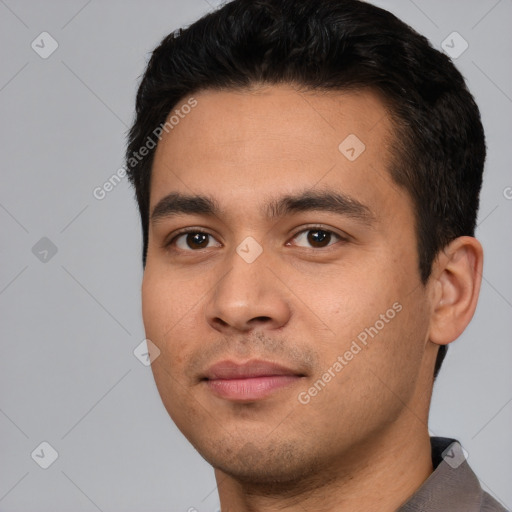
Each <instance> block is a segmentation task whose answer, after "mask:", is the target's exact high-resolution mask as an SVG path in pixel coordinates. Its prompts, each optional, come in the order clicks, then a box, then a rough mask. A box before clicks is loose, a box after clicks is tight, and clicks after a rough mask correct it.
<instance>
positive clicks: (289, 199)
mask: <svg viewBox="0 0 512 512" xmlns="http://www.w3.org/2000/svg"><path fill="white" fill-rule="evenodd" d="M309 211H327V212H332V213H336V214H338V215H343V216H346V217H349V218H352V219H354V220H356V221H359V222H361V223H362V224H365V225H368V226H371V225H372V224H373V223H374V222H375V221H376V215H375V214H374V213H373V212H372V211H371V210H370V208H369V207H368V206H366V205H365V204H363V203H361V202H360V201H358V200H356V199H354V198H352V197H350V196H348V195H346V194H342V193H339V192H334V191H330V190H326V191H312V190H308V191H304V192H301V193H297V194H287V195H284V196H281V197H279V198H277V199H270V200H269V201H268V202H267V203H266V204H264V205H263V207H262V210H261V213H263V215H264V216H266V217H267V218H268V219H269V220H274V219H278V218H282V217H285V216H289V215H293V214H297V213H301V212H309ZM194 214H198V215H205V216H209V217H222V216H223V215H224V210H222V209H221V208H220V206H219V204H218V202H217V201H216V200H215V199H214V198H213V197H211V196H207V195H187V194H182V193H180V192H172V193H170V194H168V195H166V196H165V197H163V198H162V199H161V200H160V201H159V202H158V203H157V204H156V206H155V207H154V208H153V212H152V213H151V223H157V222H158V221H161V220H164V219H169V218H171V217H174V216H178V215H194Z"/></svg>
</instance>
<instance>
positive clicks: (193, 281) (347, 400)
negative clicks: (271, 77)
mask: <svg viewBox="0 0 512 512" xmlns="http://www.w3.org/2000/svg"><path fill="white" fill-rule="evenodd" d="M194 97H195V99H196V100H197V106H196V107H195V108H194V109H193V110H192V111H191V112H190V113H189V114H188V115H187V116H185V117H184V118H183V119H181V120H180V122H179V124H178V125H177V126H175V127H174V129H173V130H172V131H170V132H169V133H168V134H166V135H165V136H164V137H163V138H162V140H161V141H160V142H159V144H158V147H157V151H156V155H155V160H154V165H153V170H152V180H151V194H150V213H151V212H152V211H153V209H154V208H155V206H156V205H157V204H158V203H159V201H161V200H162V199H163V198H164V197H166V196H167V195H168V194H170V193H173V192H178V193H182V194H187V195H207V196H209V197H211V198H212V199H214V200H215V201H216V203H217V204H218V205H219V207H220V209H221V212H219V213H218V214H217V215H205V214H201V213H196V214H193V213H188V214H180V215H175V216H168V217H160V218H158V219H157V220H155V221H154V222H153V221H150V231H149V245H148V254H147V263H146V268H145V272H144V279H143V286H142V304H143V320H144V326H145V329H146V336H147V338H149V339H150V340H152V341H153V343H155V345H156V346H157V347H158V348H159V349H160V351H161V353H160V356H159V357H158V358H157V359H155V361H154V362H153V364H152V369H153V374H154V377H155V381H156V384H157V387H158V390H159V393H160V396H161V398H162V401H163V403H164V405H165V407H166V409H167V411H168V412H169V414H170V416H171V417H172V419H173V420H174V422H175V423H176V425H177V426H178V428H179V429H180V430H181V431H182V432H183V434H184V435H185V436H186V437H187V439H188V440H189V441H190V442H191V443H192V444H193V445H194V447H195V448H196V449H197V450H198V451H199V453H200V454H201V455H202V456H203V457H204V458H205V459H206V460H207V461H208V462H209V463H210V464H211V465H212V466H214V468H215V474H216V478H217V482H218V486H219V495H220V500H221V505H222V510H223V512H226V511H231V510H233V511H237V512H243V511H245V510H247V511H249V510H251V511H260V510H265V511H274V510H297V503H300V507H301V508H300V510H305V511H309V510H315V511H331V510H337V511H345V510H347V511H349V510H367V511H372V510H379V511H386V510H389V511H393V510H396V508H398V507H399V506H400V505H401V504H402V503H403V502H405V501H406V500H407V498H409V497H410V496H411V495H412V493H413V492H414V491H415V490H416V489H417V488H418V487H419V486H420V485H421V484H422V483H423V481H424V480H425V479H426V478H427V477H428V476H429V474H430V473H431V472H432V463H431V458H430V442H429V433H428V428H427V424H428V409H429V403H430V397H431V391H432V381H433V378H432V374H433V369H434V363H435V358H436V355H437V350H438V347H439V345H440V344H447V343H449V342H451V341H453V340H454V339H455V338H456V337H457V336H458V335H459V334H460V333H461V332H462V331H463V330H464V328H465V327H466V325H467V323H469V321H470V319H471V317H472V315H473V312H474V309H475V307H476V301H477V297H478V291H479V285H480V280H479V279H480V275H481V271H482V250H481V247H480V244H479V243H478V242H477V241H476V240H475V239H474V238H470V237H461V238H459V239H456V240H455V241H454V242H452V244H450V245H449V246H448V247H447V248H445V250H444V251H442V252H441V253H440V255H439V258H438V259H437V260H436V262H435V265H434V269H433V273H432V276H431V278H430V280H429V282H428V283H427V285H426V286H424V285H423V284H422V283H421V281H420V275H419V269H418V255H417V250H416V247H417V245H416V244H417V238H416V232H415V226H414V215H413V211H414V208H413V204H412V201H411V199H410V197H409V196H408V194H407V192H406V191H405V190H404V189H401V188H400V187H398V186H397V185H396V184H395V183H394V182H393V181H392V179H391V177H390V175H389V172H388V171H387V167H388V166H389V165H390V161H391V155H390V150H389V147H390V144H391V142H392V140H393V136H394V135H393V129H392V125H391V123H390V120H389V118H388V115H387V113H386V110H385V108H384V106H383V103H382V102H381V101H380V99H379V98H378V96H377V95H375V94H373V93H370V92H369V91H366V92H358V93H356V92H351V93H347V92H344V93H340V92H336V93H332V92H330V93H320V92H315V93H312V92H298V91H297V90H295V89H294V88H293V87H291V86H288V85H282V86H272V87H268V86H266V87H257V88H254V89H253V90H251V91H201V92H199V93H197V94H195V95H194ZM186 100H187V98H185V100H184V101H183V103H185V102H186ZM350 134H355V135H356V136H357V137H358V138H359V139H360V140H361V141H362V142H363V143H364V144H365V150H364V151H363V152H362V153H361V154H360V155H359V156H358V157H357V158H356V159H355V160H354V161H350V160H349V159H348V158H347V157H346V156H345V155H344V154H343V153H342V152H341V151H340V150H339V149H338V146H339V145H340V143H341V142H342V141H343V140H344V139H346V137H347V136H349V135H350ZM323 191H331V192H337V193H339V194H343V195H345V196H348V197H350V198H352V199H353V200H355V201H358V202H359V203H361V204H362V205H365V206H366V209H367V210H366V211H367V216H366V218H364V219H362V218H359V217H356V216H354V215H348V214H339V213H335V212H332V211H325V210H324V211H322V210H312V211H300V212H295V213H293V212H292V213H290V214H288V215H286V216H283V217H282V218H271V219H270V218H267V217H266V215H265V210H264V207H265V206H266V205H267V203H268V202H269V201H271V200H278V199H279V198H280V197H281V196H284V195H295V194H300V193H303V192H310V193H311V192H323ZM183 228H193V229H192V234H190V235H188V236H187V235H186V234H185V235H183V234H182V235H181V236H179V238H178V239H175V240H174V242H173V244H172V245H170V246H168V247H164V243H165V242H169V241H171V240H172V239H173V238H174V237H175V236H176V232H177V231H178V230H180V229H183ZM319 229H321V230H324V231H320V232H318V230H319ZM325 231H327V233H326V232H325ZM197 232H199V233H201V232H203V233H207V234H208V236H207V237H203V238H201V236H200V235H195V238H194V233H197ZM328 232H331V233H333V234H332V235H331V237H330V239H329V235H328ZM315 235H316V236H315ZM318 235H321V236H318ZM336 235H339V236H340V237H344V238H345V239H344V240H343V239H341V238H338V236H336ZM322 236H323V237H324V238H322ZM247 237H252V238H253V239H254V240H256V242H257V243H258V244H259V246H260V247H261V248H262V253H261V254H260V255H259V256H258V257H257V258H256V259H255V260H254V261H253V262H251V263H248V262H247V261H246V260H245V259H244V258H242V257H241V255H240V254H239V253H238V252H237V250H236V249H237V247H239V246H240V244H241V243H242V242H243V241H244V240H245V239H246V238H247ZM187 242H188V243H187ZM203 247H204V248H203ZM242 247H244V246H243V245H242ZM252 250H254V248H253V249H251V251H252ZM241 254H242V253H241ZM394 304H395V313H396V314H395V315H393V318H392V319H390V318H389V316H391V314H389V315H387V314H386V312H387V311H388V310H390V309H393V305H394ZM396 304H398V305H399V306H401V309H400V311H399V312H397V311H396V309H397V306H396ZM381 315H384V316H385V320H387V322H384V320H381V321H380V323H379V324H376V322H377V321H379V320H380V319H382V316H381ZM386 315H387V316H386ZM383 322H384V326H383V327H382V328H380V325H381V324H382V323H383ZM376 325H378V329H377V331H378V333H377V334H376V335H374V337H373V338H372V337H370V336H368V339H367V345H366V346H365V345H363V344H362V343H361V342H358V345H359V346H360V351H358V352H357V353H356V354H355V355H353V357H352V358H351V359H350V360H347V359H348V358H346V357H344V354H345V353H346V352H347V351H349V350H350V348H351V346H353V345H352V343H353V341H354V340H357V339H358V338H357V337H358V335H360V333H361V332H363V331H365V329H369V328H370V327H372V326H374V329H375V326H376ZM356 350H357V349H356ZM338 356H341V357H343V360H344V361H345V363H346V364H344V365H343V368H342V369H341V371H335V370H334V371H333V370H332V368H333V365H334V363H335V362H336V361H339V359H338ZM251 359H263V360H266V361H272V362H275V363H279V364H281V365H283V366H286V367H288V368H291V369H293V370H295V372H296V373H297V374H299V375H302V377H300V378H296V379H294V380H293V381H292V382H291V383H290V384H289V385H287V386H285V387H282V388H280V389H278V390H276V391H274V392H273V393H272V394H270V395H269V396H266V397H265V398H262V399H257V400H256V399H255V400H246V401H234V400H230V399H226V398H222V397H219V396H217V395H216V394H214V393H213V392H212V391H211V389H210V388H209V386H208V385H207V382H206V381H205V380H202V377H203V376H204V373H205V372H206V371H207V369H208V368H209V367H210V366H211V365H212V364H214V363H217V362H219V361H222V360H231V361H235V362H237V363H244V362H246V361H249V360H251ZM329 368H331V379H329V381H328V382H327V383H326V385H325V387H322V388H321V391H319V392H317V394H316V395H315V396H311V395H310V400H309V402H308V403H301V401H300V400H299V398H298V397H299V394H300V393H302V395H301V396H302V397H304V393H307V392H308V390H309V389H310V388H311V387H312V386H314V384H315V382H317V381H318V380H319V379H321V378H322V376H323V375H325V373H326V372H328V370H329ZM332 373H334V375H335V376H332ZM324 379H325V380H327V378H324ZM303 401H304V400H303Z"/></svg>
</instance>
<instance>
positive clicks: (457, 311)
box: [429, 236, 483, 345]
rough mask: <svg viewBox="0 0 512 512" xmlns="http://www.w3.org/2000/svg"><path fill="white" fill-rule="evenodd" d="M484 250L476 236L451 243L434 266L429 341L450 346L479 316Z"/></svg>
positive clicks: (460, 238)
mask: <svg viewBox="0 0 512 512" xmlns="http://www.w3.org/2000/svg"><path fill="white" fill-rule="evenodd" d="M482 269H483V249H482V246H481V244H480V242H479V241H478V240H477V239H476V238H473V237H469V236H463V237H459V238H456V239H455V240H453V241H452V242H450V243H449V244H448V245H447V246H446V247H445V248H444V249H443V250H442V251H441V252H440V254H439V256H438V258H437V259H436V261H435V263H434V268H433V271H432V277H433V279H434V282H433V283H432V286H433V293H432V302H431V306H432V309H431V311H432V313H431V319H430V335H429V339H430V341H432V342H433V343H437V344H438V345H447V344H448V343H451V342H452V341H454V340H455V339H457V338H458V337H459V336H460V335H461V334H462V332H463V331H464V329H465V328H466V327H467V325H468V324H469V322H470V321H471V318H473V315H474V313H475V309H476V305H477V302H478V295H479V293H480V284H481V281H482Z"/></svg>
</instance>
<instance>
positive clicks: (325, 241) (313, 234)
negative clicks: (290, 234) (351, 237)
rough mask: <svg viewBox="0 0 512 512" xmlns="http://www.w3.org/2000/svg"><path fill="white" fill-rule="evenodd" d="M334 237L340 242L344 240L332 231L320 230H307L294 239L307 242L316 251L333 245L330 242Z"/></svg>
mask: <svg viewBox="0 0 512 512" xmlns="http://www.w3.org/2000/svg"><path fill="white" fill-rule="evenodd" d="M333 237H335V238H337V239H338V240H344V238H342V237H341V236H340V235H337V234H336V233H333V232H332V231H329V230H326V229H320V228H310V229H305V230H304V231H301V232H300V233H298V234H297V235H296V236H295V237H294V240H301V241H302V242H307V244H309V247H312V248H314V249H322V248H324V247H328V246H329V245H333V244H330V242H331V241H332V240H333ZM306 247H307V246H306Z"/></svg>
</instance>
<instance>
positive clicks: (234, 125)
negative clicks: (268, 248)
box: [150, 85, 403, 211]
mask: <svg viewBox="0 0 512 512" xmlns="http://www.w3.org/2000/svg"><path fill="white" fill-rule="evenodd" d="M188 99H189V98H184V99H183V100H182V101H181V102H180V103H179V104H177V105H176V106H175V107H174V109H173V112H175V111H176V109H178V110H179V109H180V105H184V104H185V103H186V102H187V100H188ZM194 99H195V101H196V102H197V105H196V106H195V107H194V108H193V109H191V110H190V109H186V110H187V111H188V110H190V112H189V113H187V114H186V115H183V114H182V115H181V116H180V118H179V122H178V123H175V124H174V125H173V128H172V130H169V132H168V133H165V132H164V134H163V137H162V139H161V141H160V142H159V143H158V146H157V149H156V154H155V158H154V163H153V169H152V179H151V194H150V211H151V209H152V208H153V207H154V206H155V204H156V203H157V202H158V201H159V200H160V199H162V198H163V197H165V196H166V195H167V194H169V193H170V192H181V193H186V194H189V195H190V194H199V193H207V194H208V195H210V196H212V195H213V196H215V197H216V199H217V200H218V201H219V203H220V204H221V205H223V204H224V203H232V204H236V206H237V208H240V206H244V205H245V207H249V206H250V205H253V204H254V206H258V211H261V199H262V198H264V197H270V196H272V197H275V196H276V192H278V191H282V192H283V193H288V194H292V193H294V192H296V191H297V190H301V191H304V190H306V189H313V188H315V187H321V188H323V189H325V188H332V189H333V190H337V191H339V192H342V193H344V194H346V195H348V196H350V197H355V198H357V199H358V200H360V201H361V202H363V203H375V202H377V203H379V202H381V203H383V204H382V205H381V206H383V207H385V206H386V204H384V203H386V199H388V202H389V203H390V204H389V205H388V206H390V205H391V204H392V200H391V196H392V195H393V194H395V195H396V194H397V193H398V194H400V195H402V194H403V191H401V190H399V189H398V187H397V186H396V185H395V184H394V183H393V182H392V180H391V178H390V175H389V172H388V166H389V164H390V160H391V154H390V150H389V148H390V146H391V144H392V141H393V137H394V135H393V129H392V124H391V121H390V117H389V115H388V113H387V111H386V109H385V106H384V104H383V103H382V101H381V100H380V98H379V96H378V95H377V94H375V93H373V92H371V91H368V90H366V91H359V92H339V91H335V92H334V91H328V92H319V91H317V92H304V91H298V90H296V89H295V88H294V87H292V86H289V85H281V86H265V87H258V88H254V89H252V90H235V91H231V90H229V91H218V90H213V91H212V90H206V91H200V92H198V93H196V94H194ZM171 114H172V113H171ZM175 121H176V119H175Z"/></svg>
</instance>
